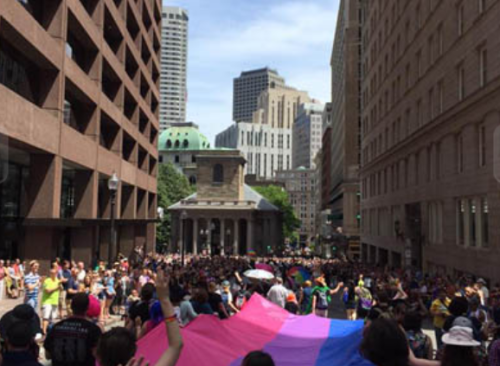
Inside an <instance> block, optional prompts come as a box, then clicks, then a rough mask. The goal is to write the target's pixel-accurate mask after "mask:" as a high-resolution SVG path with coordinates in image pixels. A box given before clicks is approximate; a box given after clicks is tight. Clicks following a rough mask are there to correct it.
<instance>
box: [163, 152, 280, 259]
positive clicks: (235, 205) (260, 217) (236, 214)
mask: <svg viewBox="0 0 500 366" xmlns="http://www.w3.org/2000/svg"><path fill="white" fill-rule="evenodd" d="M197 160H198V165H197V176H198V183H197V186H196V189H197V192H196V193H195V194H193V195H191V196H189V197H186V198H185V199H183V200H181V201H179V202H177V203H176V204H174V205H172V206H171V207H169V211H170V213H171V214H172V241H171V249H172V250H173V251H179V250H183V249H184V251H185V252H187V253H195V254H196V253H201V252H202V251H205V252H208V253H211V254H217V255H246V254H248V253H252V252H255V253H256V254H257V255H266V254H269V253H270V252H272V251H273V252H276V251H279V250H281V248H282V247H283V222H282V214H281V212H280V211H279V209H278V208H276V207H275V206H273V205H272V204H271V203H269V202H268V201H267V200H265V199H264V198H263V197H262V196H261V195H259V194H258V193H257V192H256V191H254V190H253V189H252V188H250V187H249V186H247V185H246V184H245V183H244V173H243V170H244V165H245V159H244V158H243V156H242V155H241V153H240V152H238V151H231V150H226V151H220V150H219V151H204V152H200V154H199V155H198V156H197Z"/></svg>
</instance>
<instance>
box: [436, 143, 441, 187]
mask: <svg viewBox="0 0 500 366" xmlns="http://www.w3.org/2000/svg"><path fill="white" fill-rule="evenodd" d="M440 174H441V143H440V142H438V143H437V145H436V179H437V180H439V176H440Z"/></svg>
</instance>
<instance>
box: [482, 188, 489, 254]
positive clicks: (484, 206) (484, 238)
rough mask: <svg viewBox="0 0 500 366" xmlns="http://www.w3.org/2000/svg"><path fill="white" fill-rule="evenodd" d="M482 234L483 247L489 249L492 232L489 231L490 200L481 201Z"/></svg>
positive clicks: (483, 199)
mask: <svg viewBox="0 0 500 366" xmlns="http://www.w3.org/2000/svg"><path fill="white" fill-rule="evenodd" d="M481 229H482V230H481V231H482V232H481V234H482V238H481V239H482V240H481V241H482V246H483V247H488V243H489V239H490V232H489V229H488V198H482V199H481Z"/></svg>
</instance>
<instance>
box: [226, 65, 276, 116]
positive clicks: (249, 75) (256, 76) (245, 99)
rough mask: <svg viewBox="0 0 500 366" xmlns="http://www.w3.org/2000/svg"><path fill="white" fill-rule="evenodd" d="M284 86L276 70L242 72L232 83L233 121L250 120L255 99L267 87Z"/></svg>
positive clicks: (265, 69)
mask: <svg viewBox="0 0 500 366" xmlns="http://www.w3.org/2000/svg"><path fill="white" fill-rule="evenodd" d="M273 86H276V87H283V86H285V79H283V78H282V77H281V76H279V74H278V72H277V71H276V70H272V69H269V68H267V67H266V68H263V69H258V70H252V71H245V72H242V73H241V75H240V77H238V78H235V79H234V83H233V121H236V122H252V118H253V113H254V112H255V111H256V110H257V108H258V106H257V99H258V98H259V96H260V94H261V93H262V92H263V91H264V90H266V89H268V88H269V87H273Z"/></svg>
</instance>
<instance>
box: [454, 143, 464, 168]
mask: <svg viewBox="0 0 500 366" xmlns="http://www.w3.org/2000/svg"><path fill="white" fill-rule="evenodd" d="M463 145H464V140H463V136H462V135H461V134H460V135H458V136H457V152H456V153H457V172H458V173H462V172H463V171H464V154H463V153H464V146H463Z"/></svg>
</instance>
